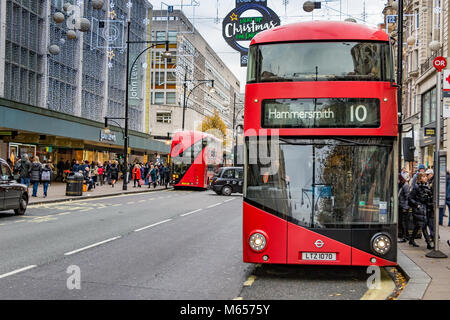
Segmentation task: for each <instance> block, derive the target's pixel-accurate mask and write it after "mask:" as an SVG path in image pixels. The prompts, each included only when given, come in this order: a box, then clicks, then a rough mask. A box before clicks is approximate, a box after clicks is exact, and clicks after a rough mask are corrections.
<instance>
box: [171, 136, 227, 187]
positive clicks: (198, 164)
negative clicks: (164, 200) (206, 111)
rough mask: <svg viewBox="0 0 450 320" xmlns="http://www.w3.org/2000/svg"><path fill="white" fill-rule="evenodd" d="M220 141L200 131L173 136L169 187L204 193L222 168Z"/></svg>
mask: <svg viewBox="0 0 450 320" xmlns="http://www.w3.org/2000/svg"><path fill="white" fill-rule="evenodd" d="M222 157H223V154H222V141H221V140H219V139H218V138H216V137H215V136H213V135H211V134H208V133H205V132H199V131H182V132H177V133H175V135H174V137H173V139H172V145H171V150H170V162H171V168H172V185H173V187H174V188H175V189H177V188H196V189H207V188H208V185H209V181H210V180H211V179H212V177H213V176H214V174H215V173H217V172H218V169H219V167H220V165H221V164H222Z"/></svg>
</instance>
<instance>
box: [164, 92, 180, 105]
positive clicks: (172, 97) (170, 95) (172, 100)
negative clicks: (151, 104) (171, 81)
mask: <svg viewBox="0 0 450 320" xmlns="http://www.w3.org/2000/svg"><path fill="white" fill-rule="evenodd" d="M176 101H177V100H176V93H175V92H167V93H166V103H167V104H176Z"/></svg>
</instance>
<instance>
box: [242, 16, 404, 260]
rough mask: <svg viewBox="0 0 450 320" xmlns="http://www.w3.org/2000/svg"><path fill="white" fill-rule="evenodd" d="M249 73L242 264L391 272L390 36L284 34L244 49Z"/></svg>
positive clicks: (393, 135)
mask: <svg viewBox="0 0 450 320" xmlns="http://www.w3.org/2000/svg"><path fill="white" fill-rule="evenodd" d="M247 72H248V74H247V85H246V98H245V118H244V128H245V141H246V142H245V144H246V145H245V181H244V205H243V206H244V208H243V257H244V262H251V263H276V264H326V265H358V266H369V265H377V266H391V265H396V259H397V217H396V212H397V199H396V198H397V191H396V190H397V177H396V174H395V173H396V172H398V171H397V167H396V166H397V161H396V160H395V159H397V137H398V121H397V103H396V101H397V100H396V88H395V86H394V85H393V59H392V53H391V47H390V42H389V36H388V35H387V34H386V33H385V32H383V31H382V30H378V29H375V28H370V27H367V26H364V25H359V24H356V23H351V22H331V21H314V22H301V23H296V24H291V25H285V26H280V27H277V28H274V29H271V30H268V31H264V32H261V33H259V34H258V35H257V36H255V38H254V39H253V40H252V42H251V44H250V48H249V60H248V70H247Z"/></svg>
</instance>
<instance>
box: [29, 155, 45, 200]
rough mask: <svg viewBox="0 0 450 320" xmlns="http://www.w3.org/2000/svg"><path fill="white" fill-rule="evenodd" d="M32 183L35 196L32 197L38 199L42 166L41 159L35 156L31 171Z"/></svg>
mask: <svg viewBox="0 0 450 320" xmlns="http://www.w3.org/2000/svg"><path fill="white" fill-rule="evenodd" d="M30 172H31V173H30V181H31V183H32V184H33V194H32V195H31V196H32V197H37V192H38V188H39V182H40V181H41V173H42V164H41V163H40V162H39V157H38V156H35V157H34V158H33V163H32V164H31V171H30Z"/></svg>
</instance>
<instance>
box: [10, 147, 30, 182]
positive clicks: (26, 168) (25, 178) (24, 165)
mask: <svg viewBox="0 0 450 320" xmlns="http://www.w3.org/2000/svg"><path fill="white" fill-rule="evenodd" d="M14 169H15V170H16V171H18V172H19V176H20V183H21V184H24V185H26V186H27V188H28V187H29V186H30V174H31V162H30V160H29V159H28V155H27V154H24V155H23V156H22V158H21V159H20V160H19V161H18V162H17V163H16V166H15V168H14Z"/></svg>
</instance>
